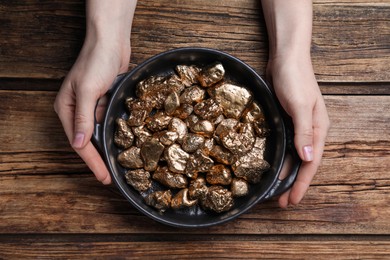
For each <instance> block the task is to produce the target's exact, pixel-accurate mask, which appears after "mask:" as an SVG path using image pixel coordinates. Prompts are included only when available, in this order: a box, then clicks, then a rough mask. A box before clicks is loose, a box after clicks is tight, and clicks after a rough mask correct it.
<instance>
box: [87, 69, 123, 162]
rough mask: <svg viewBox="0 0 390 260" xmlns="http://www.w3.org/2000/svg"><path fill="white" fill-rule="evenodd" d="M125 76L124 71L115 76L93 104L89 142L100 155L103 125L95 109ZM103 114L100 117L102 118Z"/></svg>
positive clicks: (101, 151)
mask: <svg viewBox="0 0 390 260" xmlns="http://www.w3.org/2000/svg"><path fill="white" fill-rule="evenodd" d="M125 76H126V73H123V74H119V75H118V76H116V78H115V80H114V82H113V83H112V84H111V87H110V88H109V89H108V91H107V93H106V94H105V95H104V96H103V97H101V98H100V99H99V100H98V101H97V102H96V106H95V112H94V116H95V118H94V125H95V127H94V130H93V134H92V138H91V142H92V144H93V145H94V146H95V147H96V149H97V150H98V152H99V153H100V155H101V156H102V155H103V151H104V145H103V138H104V137H103V127H104V125H103V124H102V122H99V121H98V119H97V117H96V110H97V108H98V106H99V102H101V101H102V100H103V99H105V100H106V101H107V100H108V99H109V98H110V97H111V96H112V94H113V92H114V91H115V90H116V89H117V88H118V86H119V84H120V83H121V82H122V79H123V78H124V77H125ZM106 112H107V110H106V111H104V116H105V113H106ZM104 116H103V117H102V118H104Z"/></svg>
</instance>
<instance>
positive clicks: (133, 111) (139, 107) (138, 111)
mask: <svg viewBox="0 0 390 260" xmlns="http://www.w3.org/2000/svg"><path fill="white" fill-rule="evenodd" d="M125 104H126V107H127V110H128V111H129V118H128V119H127V124H128V125H129V126H140V125H142V124H143V122H144V121H145V119H146V117H147V116H148V115H149V113H150V112H151V111H152V105H151V104H150V103H148V102H145V101H142V100H138V99H134V98H127V99H126V102H125Z"/></svg>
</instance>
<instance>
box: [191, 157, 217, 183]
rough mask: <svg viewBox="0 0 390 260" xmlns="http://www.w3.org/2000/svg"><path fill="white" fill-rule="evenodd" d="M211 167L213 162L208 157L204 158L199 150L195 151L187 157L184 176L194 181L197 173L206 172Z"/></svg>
mask: <svg viewBox="0 0 390 260" xmlns="http://www.w3.org/2000/svg"><path fill="white" fill-rule="evenodd" d="M213 165H214V161H213V160H212V159H211V158H210V157H208V156H206V155H205V154H204V153H203V152H202V151H201V150H197V151H196V152H195V153H193V154H191V155H190V156H189V159H188V162H187V169H186V175H187V176H188V177H189V178H192V179H195V178H197V176H198V173H199V172H207V171H208V170H210V169H211V167H212V166H213Z"/></svg>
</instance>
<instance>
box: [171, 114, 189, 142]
mask: <svg viewBox="0 0 390 260" xmlns="http://www.w3.org/2000/svg"><path fill="white" fill-rule="evenodd" d="M168 130H169V131H172V132H176V133H177V134H178V136H179V137H178V141H181V140H183V138H184V137H185V136H186V135H187V133H188V130H187V125H186V123H184V122H183V120H181V119H179V118H176V117H174V118H172V120H171V122H170V124H169V125H168Z"/></svg>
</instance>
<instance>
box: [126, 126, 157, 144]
mask: <svg viewBox="0 0 390 260" xmlns="http://www.w3.org/2000/svg"><path fill="white" fill-rule="evenodd" d="M131 130H133V134H134V136H135V145H136V146H137V147H141V146H142V144H143V143H144V142H145V141H146V140H148V139H149V138H151V137H152V133H151V132H150V131H149V130H148V129H147V128H146V126H145V125H141V126H136V127H133V128H132V129H131Z"/></svg>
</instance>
